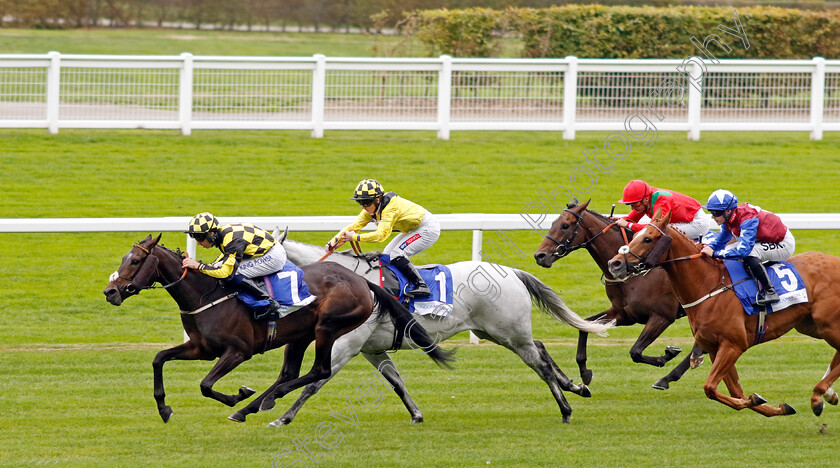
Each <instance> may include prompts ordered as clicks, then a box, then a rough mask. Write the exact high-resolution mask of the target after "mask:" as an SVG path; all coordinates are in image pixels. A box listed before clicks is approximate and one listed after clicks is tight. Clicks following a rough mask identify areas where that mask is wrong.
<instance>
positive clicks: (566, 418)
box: [563, 414, 572, 424]
mask: <svg viewBox="0 0 840 468" xmlns="http://www.w3.org/2000/svg"><path fill="white" fill-rule="evenodd" d="M571 419H572V415H571V414H564V415H563V424H569V422H570V421H571Z"/></svg>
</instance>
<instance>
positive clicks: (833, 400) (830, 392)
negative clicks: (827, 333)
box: [822, 354, 840, 405]
mask: <svg viewBox="0 0 840 468" xmlns="http://www.w3.org/2000/svg"><path fill="white" fill-rule="evenodd" d="M834 356H835V358H836V357H838V355H837V354H835V355H834ZM832 367H837V364H835V363H834V359H832V362H831V364H829V365H828V368H827V369H826V370H825V374H823V378H825V376H827V375H828V373H829V372H830V371H831V368H832ZM822 398H823V400H825V401H826V403H828V404H830V405H836V404H837V403H838V401H840V398H838V397H837V392H835V391H834V387H828V389H827V390H826V391H825V393H823V396H822Z"/></svg>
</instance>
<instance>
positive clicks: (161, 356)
mask: <svg viewBox="0 0 840 468" xmlns="http://www.w3.org/2000/svg"><path fill="white" fill-rule="evenodd" d="M196 359H205V360H210V359H213V357H212V356H209V355H206V354H204V353H203V352H202V351H201V349H200V348H199V347H198V346H196V345H195V343H193V342H192V341H187V342H186V343H182V344H180V345H178V346H175V347H173V348H169V349H164V350H163V351H161V352H159V353H157V354H156V355H155V359H154V360H153V361H152V370H153V372H154V388H155V390H154V392H155V401H156V402H157V408H158V414H160V417H161V419H163V422H169V418H171V417H172V408H170V407H169V406H167V405H166V402H165V399H166V392H165V391H164V389H163V364H164V363H165V362H167V361H172V360H182V361H190V360H196Z"/></svg>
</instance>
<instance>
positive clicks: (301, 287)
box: [239, 260, 316, 317]
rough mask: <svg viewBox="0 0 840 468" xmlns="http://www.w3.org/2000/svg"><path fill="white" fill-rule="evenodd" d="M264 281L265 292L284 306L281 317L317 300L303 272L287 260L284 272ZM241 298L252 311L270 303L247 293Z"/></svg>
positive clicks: (265, 278)
mask: <svg viewBox="0 0 840 468" xmlns="http://www.w3.org/2000/svg"><path fill="white" fill-rule="evenodd" d="M263 280H264V288H265V290H266V291H267V292H268V293H269V294H270V295H271V296H272V297H273V298H274V299H275V300H276V301H277V302H278V303H279V304H280V305H281V306H283V307H281V309H280V317H285V316H286V315H289V314H291V313H292V312H294V311H296V310H298V309H300V308H301V307H303V306H306V305H309V304H311V303H312V301H314V300H315V299H316V296H313V295H312V293H310V292H309V287H308V286H307V285H306V282H305V281H304V278H303V270H301V269H300V268H299V267H298V266H297V265H295V264H294V263H292V262H291V261H289V260H286V265H285V266H284V267H283V269H282V270H280V271H278V272H277V273H274V274H273V275H269V276H264V277H263ZM239 298H240V299H242V302H244V303H245V304H247V305H248V306H249V307H251V308H252V309H257V310H258V309H261V308H263V307H265V306H267V305H268V301H266V300H262V301H258V300H256V299H255V298H254V297H253V296H251V295H250V294H248V293H245V292H240V293H239Z"/></svg>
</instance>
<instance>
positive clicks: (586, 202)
mask: <svg viewBox="0 0 840 468" xmlns="http://www.w3.org/2000/svg"><path fill="white" fill-rule="evenodd" d="M591 201H592V199H591V198H590V199H589V200H586V201H585V202H583V205H580V209H581V211H583V210H585V209H586V207H587V206H589V202H591Z"/></svg>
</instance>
